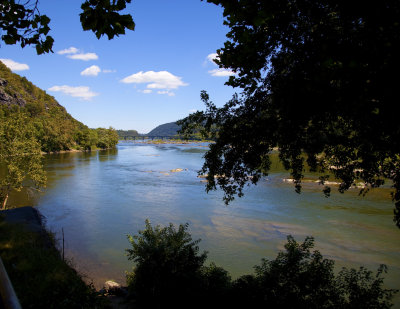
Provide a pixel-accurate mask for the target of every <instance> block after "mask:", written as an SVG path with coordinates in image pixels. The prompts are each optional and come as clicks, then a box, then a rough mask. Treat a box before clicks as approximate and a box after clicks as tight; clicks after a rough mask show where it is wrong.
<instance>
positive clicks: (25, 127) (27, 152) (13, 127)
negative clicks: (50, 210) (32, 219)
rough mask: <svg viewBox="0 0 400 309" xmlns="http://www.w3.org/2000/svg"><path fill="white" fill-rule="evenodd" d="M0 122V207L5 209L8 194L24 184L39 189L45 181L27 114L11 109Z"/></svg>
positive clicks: (38, 145) (36, 143) (40, 159)
mask: <svg viewBox="0 0 400 309" xmlns="http://www.w3.org/2000/svg"><path fill="white" fill-rule="evenodd" d="M5 119H7V120H6V121H4V122H1V123H0V164H1V165H3V167H4V171H5V174H4V175H2V177H1V180H0V203H1V204H0V207H1V209H5V208H6V207H7V202H8V198H9V195H10V193H11V192H12V191H13V190H16V191H20V190H21V189H22V188H23V187H30V188H34V189H39V188H41V187H44V186H45V184H46V175H45V172H44V170H43V164H42V155H41V151H40V144H39V143H38V142H37V140H36V138H35V134H34V130H33V128H32V126H31V125H29V124H28V120H27V116H26V115H25V114H23V113H21V112H13V113H11V112H10V114H9V115H7V117H6V118H5Z"/></svg>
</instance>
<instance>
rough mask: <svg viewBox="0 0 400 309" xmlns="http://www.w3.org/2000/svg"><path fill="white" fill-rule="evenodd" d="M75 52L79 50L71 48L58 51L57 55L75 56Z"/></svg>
mask: <svg viewBox="0 0 400 309" xmlns="http://www.w3.org/2000/svg"><path fill="white" fill-rule="evenodd" d="M77 52H79V49H77V48H76V47H73V46H71V47H70V48H66V49H63V50H60V51H58V52H57V54H59V55H65V54H76V53H77Z"/></svg>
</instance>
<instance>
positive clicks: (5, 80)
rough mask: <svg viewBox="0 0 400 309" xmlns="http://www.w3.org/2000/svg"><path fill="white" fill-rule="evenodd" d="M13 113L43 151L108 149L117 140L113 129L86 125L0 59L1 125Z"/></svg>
mask: <svg viewBox="0 0 400 309" xmlns="http://www.w3.org/2000/svg"><path fill="white" fill-rule="evenodd" d="M16 114H20V115H21V116H23V117H24V118H25V119H26V123H25V125H26V127H31V128H32V129H33V131H34V135H35V137H36V139H37V140H38V142H39V143H40V145H41V150H42V151H44V152H54V151H63V150H71V149H78V150H90V149H93V147H98V148H111V147H114V146H115V145H116V144H117V143H118V135H117V132H116V131H115V130H114V129H113V128H109V129H104V128H98V129H90V128H88V127H87V126H86V125H84V124H83V123H81V122H79V121H77V120H76V119H74V118H73V117H72V116H71V115H70V114H68V112H67V111H66V109H65V108H64V107H63V106H61V105H60V104H59V103H58V102H57V101H56V100H55V98H54V97H52V96H50V95H49V94H47V93H46V92H45V91H44V90H42V89H40V88H38V87H36V86H35V85H33V84H32V83H31V82H29V81H28V80H27V79H26V78H25V77H21V76H19V75H18V74H14V73H12V72H11V70H10V69H8V68H7V67H6V66H5V65H4V64H3V63H2V62H0V122H2V123H3V124H4V123H6V122H7V121H9V120H10V119H11V118H13V117H12V116H13V115H16ZM22 129H23V128H21V130H22ZM1 133H2V132H0V134H1Z"/></svg>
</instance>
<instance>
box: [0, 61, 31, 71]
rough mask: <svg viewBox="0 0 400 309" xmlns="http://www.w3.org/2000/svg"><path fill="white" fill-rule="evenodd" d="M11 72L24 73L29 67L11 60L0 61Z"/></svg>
mask: <svg viewBox="0 0 400 309" xmlns="http://www.w3.org/2000/svg"><path fill="white" fill-rule="evenodd" d="M0 61H1V62H3V63H4V64H5V65H6V66H7V67H8V68H9V69H10V70H11V71H24V70H29V65H27V64H25V63H19V62H16V61H14V60H12V59H0Z"/></svg>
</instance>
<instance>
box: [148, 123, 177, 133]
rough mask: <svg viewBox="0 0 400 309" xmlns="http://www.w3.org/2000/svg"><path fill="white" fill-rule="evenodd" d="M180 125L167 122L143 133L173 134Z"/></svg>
mask: <svg viewBox="0 0 400 309" xmlns="http://www.w3.org/2000/svg"><path fill="white" fill-rule="evenodd" d="M180 128H181V126H179V125H177V124H176V122H168V123H164V124H161V125H159V126H157V127H155V128H154V129H153V130H151V131H150V132H149V133H147V134H144V135H150V136H174V135H177V134H178V130H179V129H180Z"/></svg>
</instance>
